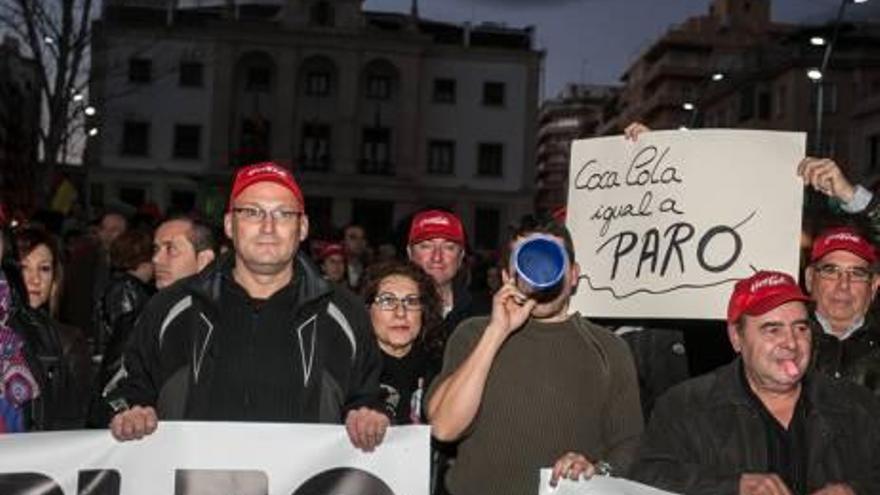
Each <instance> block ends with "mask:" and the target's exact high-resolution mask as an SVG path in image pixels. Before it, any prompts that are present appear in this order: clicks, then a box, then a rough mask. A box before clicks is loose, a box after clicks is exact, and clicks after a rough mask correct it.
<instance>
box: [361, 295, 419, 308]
mask: <svg viewBox="0 0 880 495" xmlns="http://www.w3.org/2000/svg"><path fill="white" fill-rule="evenodd" d="M373 304H375V305H376V306H378V307H379V309H381V310H382V311H397V308H398V307H399V306H400V305H403V309H405V310H406V311H421V310H422V298H421V297H419V296H417V295H415V294H410V295H408V296H404V297H397V296H395V295H394V294H379V295H378V296H376V297H375V298H373Z"/></svg>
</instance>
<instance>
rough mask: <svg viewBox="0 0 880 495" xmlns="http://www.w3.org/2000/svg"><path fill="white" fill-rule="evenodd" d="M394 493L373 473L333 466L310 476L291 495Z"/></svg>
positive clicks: (377, 494) (388, 494)
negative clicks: (333, 467)
mask: <svg viewBox="0 0 880 495" xmlns="http://www.w3.org/2000/svg"><path fill="white" fill-rule="evenodd" d="M353 494H357V495H394V492H393V491H391V488H390V487H389V486H388V485H387V484H385V482H384V481H382V480H380V479H379V478H377V477H376V476H375V475H373V474H371V473H368V472H366V471H362V470H360V469H356V468H335V469H331V470H329V471H323V472H321V473H318V474H317V475H315V476H312V477H311V478H309V479H308V481H306V482H305V483H303V484H302V485H301V486H300V487H299V488H297V489H296V491H295V492H293V495H353Z"/></svg>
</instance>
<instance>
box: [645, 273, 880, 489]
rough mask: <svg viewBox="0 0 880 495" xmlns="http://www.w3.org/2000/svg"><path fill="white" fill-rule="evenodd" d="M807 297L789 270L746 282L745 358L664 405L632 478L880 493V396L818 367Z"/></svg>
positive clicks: (663, 483)
mask: <svg viewBox="0 0 880 495" xmlns="http://www.w3.org/2000/svg"><path fill="white" fill-rule="evenodd" d="M808 300H809V298H808V297H807V296H806V295H805V294H804V293H803V292H802V291H801V289H800V287H798V285H797V283H796V282H795V281H794V279H793V278H792V277H791V276H789V275H788V274H785V273H780V272H772V271H761V272H758V273H756V274H754V275H752V276H751V277H749V278H747V279H744V280H741V281H739V282H737V284H736V286H735V287H734V290H733V293H732V295H731V297H730V303H729V305H728V311H727V324H728V336H729V338H730V342H731V345H732V346H733V348H734V349H735V350H736V352H737V353H738V354H739V356H740V357H739V359H737V360H736V361H734V362H733V363H732V364H729V365H727V366H724V367H722V368H719V369H718V370H716V371H714V372H712V373H710V374H707V375H704V376H701V377H698V378H694V379H691V380H688V381H686V382H684V383H682V384H679V385H677V386H676V387H674V388H673V389H671V390H670V391H669V392H667V393H666V394H664V395H663V396H662V397H661V398H660V399H659V400H658V401H657V405H656V408H655V409H654V414H653V416H652V418H651V421H650V424H649V425H648V429H647V431H646V433H645V435H644V438H643V441H642V446H641V451H640V454H639V459H638V461H637V462H636V464H635V465H634V466H633V468H632V470H631V471H630V473H629V475H630V477H632V478H633V479H635V480H637V481H640V482H642V483H647V484H649V485H652V486H655V487H658V488H661V489H663V490H669V491H672V492H675V493H687V494H693V495H702V494H705V495H710V494H711V495H715V494H719V493H735V494H739V495H761V494H768V495H792V494H812V495H855V494H867V493H880V457H878V456H877V455H876V453H877V452H880V423H878V422H877V417H878V415H880V404H878V402H877V399H876V398H874V397H872V396H871V394H870V393H869V392H868V391H867V390H865V389H864V388H861V387H858V386H856V385H854V384H851V383H848V382H844V381H833V380H831V379H829V378H828V377H827V376H825V375H824V374H821V373H815V372H812V371H810V369H809V364H810V355H811V343H812V338H811V335H812V332H811V330H810V320H809V313H808V312H807V307H806V302H807V301H808Z"/></svg>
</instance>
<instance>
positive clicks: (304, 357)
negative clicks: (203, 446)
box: [105, 162, 390, 451]
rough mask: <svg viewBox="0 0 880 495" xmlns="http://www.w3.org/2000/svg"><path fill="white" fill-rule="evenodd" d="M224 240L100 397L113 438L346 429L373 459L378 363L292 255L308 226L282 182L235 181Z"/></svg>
mask: <svg viewBox="0 0 880 495" xmlns="http://www.w3.org/2000/svg"><path fill="white" fill-rule="evenodd" d="M224 228H225V232H226V235H227V236H228V237H229V238H231V239H232V243H233V246H234V250H233V252H231V253H228V255H224V256H221V257H220V258H219V259H218V260H217V261H216V262H215V263H212V264H211V265H210V266H209V267H208V268H206V269H205V270H203V271H202V272H200V273H199V274H197V275H196V276H194V277H190V278H188V279H185V280H183V281H181V283H178V284H174V285H172V286H171V287H168V288H166V289H165V290H162V291H160V292H159V293H158V294H156V296H155V297H154V298H153V299H152V300H151V301H150V303H149V304H148V306H147V308H146V309H145V310H144V311H143V313H142V314H141V317H140V318H139V319H138V321H137V324H136V328H135V334H134V335H133V338H132V340H131V343H130V345H129V346H128V348H127V352H126V354H125V358H124V363H125V368H124V369H125V371H126V373H125V376H124V378H122V379H121V380H120V381H119V382H118V383H116V384H114V385H115V386H114V387H111V388H110V390H108V393H107V394H106V396H105V404H106V407H107V408H109V409H111V410H113V411H114V412H115V415H114V416H113V419H112V421H111V423H110V428H111V431H112V433H113V435H114V437H116V438H117V439H119V440H131V439H136V438H141V437H143V436H144V435H149V434H151V433H152V432H153V431H154V430H155V429H156V427H157V426H158V420H159V418H162V419H182V420H200V421H270V422H299V423H341V422H344V423H345V426H346V429H347V431H348V435H349V438H350V440H351V442H352V443H353V444H354V445H355V446H356V447H358V448H361V449H363V450H366V451H370V450H372V449H374V448H375V447H376V446H377V445H378V444H379V443H380V442H381V441H382V439H383V438H384V435H385V430H386V428H387V427H388V425H389V422H390V421H389V418H388V416H387V415H386V414H384V407H383V404H382V403H381V401H380V399H379V374H380V372H381V366H382V361H381V355H380V354H379V349H378V346H377V344H376V340H375V338H374V337H373V334H372V330H371V328H370V321H369V317H368V316H367V313H366V309H365V307H364V305H363V303H362V302H361V301H359V300H358V299H357V298H356V297H354V295H353V294H351V293H350V292H349V291H347V290H344V289H341V288H338V287H336V286H334V285H333V284H331V283H329V282H327V281H326V280H324V279H323V278H322V277H321V275H320V272H319V271H318V268H317V267H316V266H315V265H314V264H312V262H311V261H309V259H308V257H307V256H306V255H305V253H304V252H300V245H301V243H302V242H303V241H304V240H305V239H306V238H307V236H308V232H309V219H308V217H307V216H306V214H305V200H304V197H303V194H302V191H301V190H300V188H299V185H298V184H297V183H296V181H295V180H294V178H293V176H292V175H291V173H290V172H289V171H288V170H287V169H285V168H283V167H281V166H279V165H277V164H275V163H272V162H265V163H259V164H254V165H250V166H246V167H243V168H241V169H239V170H238V172H237V173H236V175H235V179H234V181H233V184H232V192H231V194H230V198H229V205H228V210H227V213H226V215H225V217H224Z"/></svg>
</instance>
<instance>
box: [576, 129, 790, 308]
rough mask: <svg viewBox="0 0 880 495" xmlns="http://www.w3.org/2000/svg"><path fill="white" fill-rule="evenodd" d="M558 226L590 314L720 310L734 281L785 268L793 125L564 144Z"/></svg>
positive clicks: (580, 302)
mask: <svg viewBox="0 0 880 495" xmlns="http://www.w3.org/2000/svg"><path fill="white" fill-rule="evenodd" d="M571 155H572V158H571V169H570V174H569V175H570V179H569V205H568V225H569V228H570V229H571V230H572V234H573V236H574V238H575V246H576V248H577V253H578V257H579V261H580V264H581V273H582V277H581V281H580V285H579V288H578V293H577V295H576V296H575V309H578V310H580V311H582V312H584V313H585V314H588V315H591V316H606V317H664V318H680V317H683V318H724V314H725V311H726V302H727V298H728V296H729V294H730V290H731V288H732V284H733V282H734V281H735V280H737V279H740V278H744V277H747V276H748V275H750V274H751V273H753V272H754V270H755V269H761V268H773V269H776V270H783V271H788V272H790V273H796V271H797V266H798V265H797V263H798V253H799V251H798V236H799V232H800V221H801V202H802V193H803V189H802V184H801V182H800V181H799V179H798V178H797V176H796V175H795V170H796V167H797V163H798V162H799V161H800V159H801V158H803V156H804V137H803V134H798V133H782V132H762V131H739V130H737V131H729V130H725V131H721V130H703V131H662V132H650V133H647V134H643V135H642V136H641V137H640V138H639V140H638V141H636V142H632V141H626V140H624V138H623V137H621V136H616V137H610V138H599V139H590V140H582V141H577V142H575V143H574V145H573V146H572V153H571Z"/></svg>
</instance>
